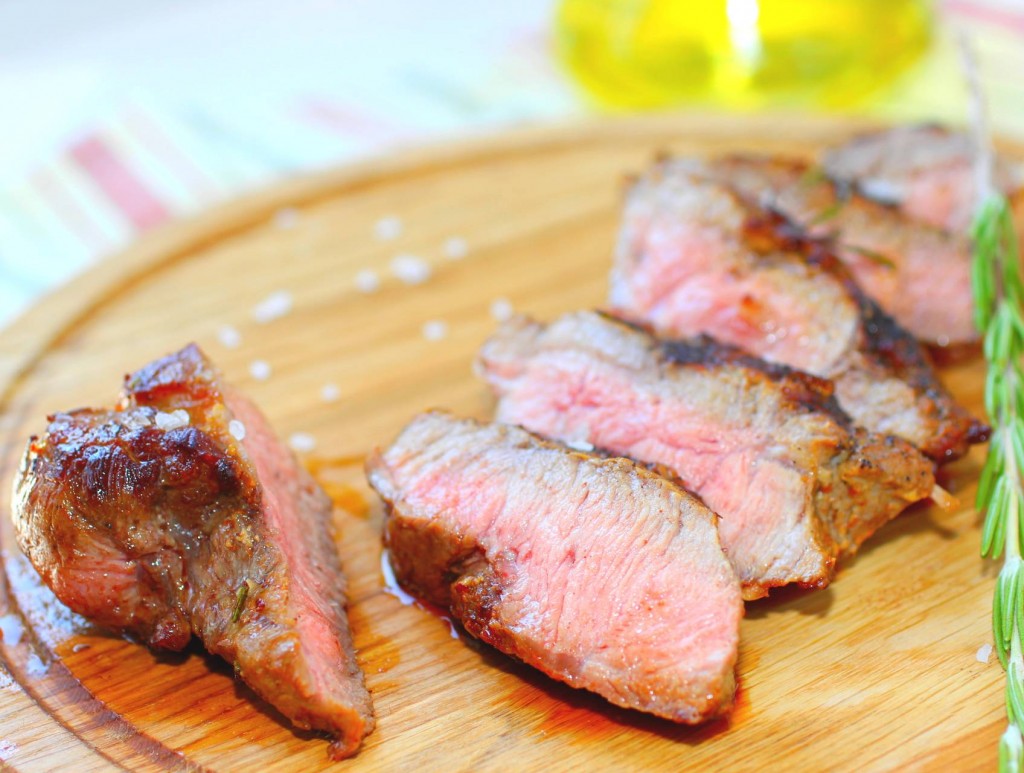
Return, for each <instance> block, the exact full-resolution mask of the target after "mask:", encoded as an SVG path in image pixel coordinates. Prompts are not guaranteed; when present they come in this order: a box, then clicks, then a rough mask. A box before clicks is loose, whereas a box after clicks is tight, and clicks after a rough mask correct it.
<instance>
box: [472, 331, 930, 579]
mask: <svg viewBox="0 0 1024 773" xmlns="http://www.w3.org/2000/svg"><path fill="white" fill-rule="evenodd" d="M478 369H479V371H480V372H481V374H482V375H483V377H484V378H485V379H487V381H488V382H489V383H490V385H491V387H492V388H493V389H494V391H495V393H496V394H497V396H498V398H499V399H498V408H497V418H498V420H499V421H505V422H509V423H514V424H521V425H522V426H524V427H525V428H526V429H528V430H530V431H533V432H537V433H539V434H541V435H545V436H548V437H552V438H555V439H558V440H561V441H563V442H570V443H572V442H585V443H590V444H593V445H594V446H596V447H598V448H600V449H604V450H607V451H608V452H610V453H613V454H621V455H623V456H628V457H631V458H633V459H637V460H639V461H642V462H648V463H653V464H655V465H657V466H658V468H664V469H667V471H669V473H670V474H672V475H673V476H674V477H677V478H678V479H679V480H680V481H681V482H682V484H683V485H684V486H686V487H687V488H689V489H691V490H692V491H694V492H695V493H696V494H698V495H699V496H700V497H701V498H702V499H703V500H704V502H706V503H707V505H708V506H709V507H711V509H713V510H714V511H715V512H717V513H718V514H719V515H720V516H721V521H720V523H719V534H720V536H721V540H722V545H723V547H724V548H725V552H726V554H727V555H728V556H729V558H730V560H731V561H732V564H733V567H734V568H735V569H736V573H737V574H738V575H739V577H740V581H741V582H742V584H743V595H744V598H746V599H755V598H759V597H761V596H765V595H767V593H768V589H769V588H772V587H776V586H780V585H786V584H788V583H798V584H800V585H803V586H808V587H824V586H825V585H827V584H828V583H829V581H830V580H831V579H832V577H833V574H834V567H835V563H836V561H837V560H838V559H840V558H842V557H844V556H848V555H851V554H853V553H854V552H856V550H857V548H858V547H859V546H860V544H861V543H862V542H863V541H864V540H865V539H867V538H868V537H869V536H871V534H872V533H873V532H874V531H875V530H876V529H877V528H878V527H879V526H881V525H882V524H884V523H886V522H887V521H889V520H890V519H891V518H893V517H895V516H896V515H897V514H898V513H899V512H900V511H901V510H903V509H904V508H905V507H907V506H908V505H909V504H910V503H912V502H916V501H918V500H921V499H924V498H925V497H927V496H929V494H930V493H931V491H932V489H933V487H934V485H935V478H934V475H933V473H932V464H931V462H930V461H929V460H928V459H926V458H925V457H924V456H922V455H921V454H920V453H919V452H918V451H917V450H916V449H915V448H914V447H913V446H911V445H910V444H909V443H906V442H904V441H902V440H899V439H897V438H894V437H891V436H889V437H880V436H878V435H874V434H872V433H870V432H867V431H866V430H864V429H862V428H859V427H854V426H852V425H851V424H850V421H849V419H848V418H847V417H846V416H845V415H844V414H843V413H842V411H840V410H839V407H838V406H837V405H836V402H835V400H834V399H833V398H832V395H831V391H832V385H831V384H830V383H829V382H827V381H822V380H821V379H817V378H814V377H813V376H808V375H806V374H803V373H800V372H798V371H792V370H790V369H788V368H785V367H781V366H774V365H769V364H767V363H765V362H764V361H762V360H758V359H756V358H754V357H750V356H748V355H745V354H743V353H741V352H738V351H737V350H736V349H735V348H733V347H728V346H724V345H721V344H716V343H714V342H712V341H710V340H708V339H704V340H695V341H660V340H658V339H656V338H654V337H653V336H651V335H649V334H647V333H646V332H644V331H642V330H639V329H637V328H635V327H631V326H628V325H626V324H625V323H622V322H619V321H617V320H613V319H612V318H610V317H607V316H605V315H601V314H598V313H595V312H576V313H572V314H567V315H565V316H563V317H561V318H559V319H558V320H556V321H555V322H553V323H551V324H550V325H547V326H545V325H542V324H540V323H537V322H532V321H530V320H528V319H526V318H524V317H518V318H514V319H512V320H510V321H509V322H507V323H505V324H504V325H503V326H502V327H501V328H499V330H498V332H497V333H496V334H495V335H494V336H493V337H492V338H491V339H490V340H489V341H487V343H485V344H484V346H483V348H482V349H481V352H480V357H479V360H478Z"/></svg>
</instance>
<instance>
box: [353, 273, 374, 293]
mask: <svg viewBox="0 0 1024 773" xmlns="http://www.w3.org/2000/svg"><path fill="white" fill-rule="evenodd" d="M356 289H357V290H358V291H359V292H361V293H375V292H377V290H379V289H380V277H379V276H377V272H376V271H371V270H370V269H368V268H364V269H363V270H362V271H360V272H359V273H358V274H356Z"/></svg>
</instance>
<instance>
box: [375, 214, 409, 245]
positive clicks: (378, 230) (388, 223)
mask: <svg viewBox="0 0 1024 773" xmlns="http://www.w3.org/2000/svg"><path fill="white" fill-rule="evenodd" d="M373 233H374V235H376V237H377V238H378V239H380V240H381V241H390V240H391V239H397V238H398V237H399V236H401V235H402V221H401V220H400V219H399V218H398V216H397V215H388V216H386V217H382V218H381V219H380V220H378V221H377V222H376V223H375V224H374V226H373Z"/></svg>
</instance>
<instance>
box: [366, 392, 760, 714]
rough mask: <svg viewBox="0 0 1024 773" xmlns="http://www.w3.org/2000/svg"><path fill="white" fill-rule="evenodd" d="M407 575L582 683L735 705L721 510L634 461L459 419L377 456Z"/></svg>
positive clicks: (459, 612)
mask: <svg viewBox="0 0 1024 773" xmlns="http://www.w3.org/2000/svg"><path fill="white" fill-rule="evenodd" d="M367 474H368V478H369V480H370V483H371V485H372V486H373V487H374V488H375V489H376V490H377V492H378V493H379V494H380V495H381V497H382V498H383V499H384V501H385V503H386V505H387V520H386V525H385V540H386V542H387V545H388V547H389V548H390V551H391V559H392V562H393V566H394V569H395V575H396V577H397V578H398V580H399V582H400V583H401V584H402V585H403V586H405V587H406V588H408V589H409V590H411V591H412V592H413V593H416V594H417V595H419V596H420V597H421V598H424V599H426V600H428V601H430V602H432V603H435V604H438V605H440V606H443V607H447V608H449V609H451V611H452V613H453V614H454V615H455V616H456V617H457V618H458V619H459V620H460V621H461V622H462V624H463V625H464V626H465V628H466V630H467V631H468V632H469V633H471V634H472V635H473V636H475V637H477V638H479V639H481V640H482V641H485V642H487V643H488V644H491V645H493V646H494V647H496V648H498V649H499V650H501V651H503V652H505V653H507V654H510V655H514V656H515V657H517V658H519V659H521V660H523V661H524V662H526V663H528V664H530V665H532V666H534V667H536V668H538V669H540V670H541V671H543V672H544V673H546V674H548V675H550V676H552V677H554V678H555V679H558V680H561V681H563V682H565V683H567V684H569V685H572V686H573V687H579V688H584V689H588V690H591V691H593V692H596V693H598V694H599V695H602V696H603V697H604V698H606V699H607V700H609V701H610V702H612V703H614V704H617V705H619V706H624V707H627V708H633V709H639V710H641V711H646V712H650V713H652V714H656V715H658V716H662V717H666V718H668V719H672V720H674V721H677V722H686V723H695V722H699V721H702V720H705V719H708V718H711V717H714V716H717V715H719V714H721V713H722V712H724V711H725V710H726V709H728V707H729V706H730V704H731V702H732V697H733V691H734V688H735V683H734V676H733V668H734V665H735V661H736V647H737V641H738V636H739V621H740V617H741V615H742V611H743V608H742V607H743V605H742V602H741V599H740V591H739V583H738V581H737V579H736V576H735V574H734V573H733V571H732V568H731V567H730V566H729V563H728V561H727V560H726V558H725V555H724V554H723V553H722V549H721V546H720V544H719V542H718V534H717V532H716V529H715V515H714V514H713V513H712V512H711V511H710V510H708V509H707V508H706V507H705V506H704V505H703V504H701V503H700V502H699V501H697V500H696V499H695V498H693V497H692V496H690V495H689V494H687V493H686V492H685V491H683V490H682V489H679V488H678V487H677V486H675V485H673V484H672V483H670V482H668V481H666V480H665V479H663V478H661V477H660V476H657V475H655V474H653V473H651V472H648V471H647V470H644V469H642V468H639V467H637V466H636V465H635V464H634V463H632V462H631V461H629V460H625V459H601V458H596V457H594V456H591V455H588V454H582V453H576V452H573V451H570V450H569V449H566V448H564V447H562V446H559V445H556V444H552V443H546V442H544V441H541V440H540V439H538V438H536V437H535V436H533V435H531V434H529V433H527V432H525V431H523V430H521V429H519V428H517V427H510V426H504V425H500V424H479V423H477V422H475V421H471V420H459V419H456V418H453V417H452V416H450V415H448V414H443V413H437V412H434V413H427V414H423V415H421V416H418V417H417V418H415V419H413V420H412V422H410V424H409V425H408V426H407V427H406V428H405V429H404V430H402V432H401V434H400V435H399V436H398V438H397V439H396V440H395V442H394V443H393V444H392V445H391V446H390V447H389V448H388V449H386V450H385V451H383V452H378V453H376V454H374V455H373V456H371V458H370V459H369V460H368V462H367Z"/></svg>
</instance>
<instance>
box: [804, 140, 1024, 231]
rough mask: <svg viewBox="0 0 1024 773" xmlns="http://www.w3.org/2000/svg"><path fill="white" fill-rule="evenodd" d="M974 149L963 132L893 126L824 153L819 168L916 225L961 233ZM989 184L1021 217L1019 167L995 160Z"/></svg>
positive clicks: (969, 200)
mask: <svg viewBox="0 0 1024 773" xmlns="http://www.w3.org/2000/svg"><path fill="white" fill-rule="evenodd" d="M973 164H974V150H973V148H972V145H971V139H970V137H968V135H966V134H964V133H963V132H955V131H950V130H949V129H945V128H943V127H941V126H936V125H934V124H918V125H914V126H897V127H895V128H892V129H884V130H881V131H875V132H869V133H867V134H861V135H859V136H857V137H854V138H853V139H852V140H850V141H849V142H847V143H844V144H843V145H840V146H838V147H835V148H832V149H831V150H829V151H828V152H827V153H825V155H824V157H823V159H822V166H823V167H824V169H825V172H826V174H828V176H829V177H830V178H832V179H833V180H834V181H836V182H837V183H839V184H840V185H846V186H848V187H852V188H854V189H855V190H857V191H858V192H859V193H861V194H863V195H864V196H866V197H868V198H870V199H874V200H876V201H878V202H881V203H883V204H891V205H895V206H897V207H899V208H900V209H901V210H902V211H903V212H904V214H906V215H907V216H908V217H910V218H913V219H914V220H919V221H920V222H922V223H927V224H928V225H932V226H935V227H936V228H942V229H944V230H947V231H952V232H955V233H966V232H967V229H968V228H969V227H970V225H971V219H972V217H973V215H974V208H975V206H976V205H977V201H978V192H977V184H976V180H975V176H974V169H973ZM993 171H994V174H995V184H996V186H997V187H998V188H999V189H1000V190H1002V191H1003V193H1005V194H1006V195H1007V196H1009V197H1011V199H1013V201H1014V206H1015V209H1016V210H1017V212H1018V221H1020V220H1021V219H1022V216H1024V166H1022V165H1021V164H1019V163H1017V162H1014V161H1011V160H1010V159H1009V158H1006V157H1002V156H997V157H996V159H995V169H994V170H993Z"/></svg>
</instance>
